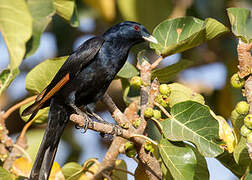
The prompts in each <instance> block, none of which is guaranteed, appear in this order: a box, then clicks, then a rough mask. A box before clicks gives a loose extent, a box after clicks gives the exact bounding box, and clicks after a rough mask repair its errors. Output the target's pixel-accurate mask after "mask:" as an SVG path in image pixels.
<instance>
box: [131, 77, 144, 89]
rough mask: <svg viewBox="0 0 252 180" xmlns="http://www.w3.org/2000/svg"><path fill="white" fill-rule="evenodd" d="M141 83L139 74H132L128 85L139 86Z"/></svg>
mask: <svg viewBox="0 0 252 180" xmlns="http://www.w3.org/2000/svg"><path fill="white" fill-rule="evenodd" d="M141 85H142V79H141V78H140V77H139V76H134V77H132V78H131V80H130V86H132V87H134V88H140V87H141Z"/></svg>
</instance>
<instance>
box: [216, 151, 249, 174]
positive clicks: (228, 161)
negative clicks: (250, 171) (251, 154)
mask: <svg viewBox="0 0 252 180" xmlns="http://www.w3.org/2000/svg"><path fill="white" fill-rule="evenodd" d="M216 159H217V160H218V161H220V162H221V164H223V165H224V166H225V167H226V168H228V169H229V170H230V171H231V172H232V173H234V174H235V175H236V176H238V177H242V176H243V174H244V173H245V171H246V168H244V167H243V166H240V165H238V164H237V163H236V162H235V160H234V157H233V155H232V154H230V153H228V152H227V151H225V152H224V153H222V154H221V155H219V156H218V157H217V158H216Z"/></svg>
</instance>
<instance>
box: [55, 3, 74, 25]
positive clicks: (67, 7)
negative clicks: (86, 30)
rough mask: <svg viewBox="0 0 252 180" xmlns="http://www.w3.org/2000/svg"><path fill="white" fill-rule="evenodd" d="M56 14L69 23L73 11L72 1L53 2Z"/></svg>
mask: <svg viewBox="0 0 252 180" xmlns="http://www.w3.org/2000/svg"><path fill="white" fill-rule="evenodd" d="M53 5H54V7H55V8H56V12H57V14H58V15H59V16H61V17H62V18H63V19H65V20H66V21H68V22H70V21H71V18H72V15H73V13H74V9H75V2H74V0H53Z"/></svg>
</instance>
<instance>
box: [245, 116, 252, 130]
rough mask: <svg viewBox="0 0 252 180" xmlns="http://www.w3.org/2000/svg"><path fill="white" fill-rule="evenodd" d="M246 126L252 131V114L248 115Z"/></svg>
mask: <svg viewBox="0 0 252 180" xmlns="http://www.w3.org/2000/svg"><path fill="white" fill-rule="evenodd" d="M244 124H245V125H246V126H247V127H248V128H249V129H252V114H248V115H247V116H246V117H245V119H244Z"/></svg>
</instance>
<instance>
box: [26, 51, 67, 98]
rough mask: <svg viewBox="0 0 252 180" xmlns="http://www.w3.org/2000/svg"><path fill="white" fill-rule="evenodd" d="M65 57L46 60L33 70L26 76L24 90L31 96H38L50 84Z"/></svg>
mask: <svg viewBox="0 0 252 180" xmlns="http://www.w3.org/2000/svg"><path fill="white" fill-rule="evenodd" d="M67 57H68V56H63V57H58V58H53V59H48V60H45V61H43V62H42V63H40V64H39V65H37V66H36V67H35V68H33V69H32V70H31V71H30V72H29V73H28V74H27V76H26V79H25V87H26V89H27V90H28V91H29V92H30V93H31V94H39V93H40V92H41V91H42V90H43V89H44V88H45V87H46V86H47V85H48V84H49V83H50V82H51V80H52V79H53V77H54V76H55V74H56V73H57V72H58V70H59V68H60V67H61V66H62V64H63V63H64V62H65V60H66V59H67Z"/></svg>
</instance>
